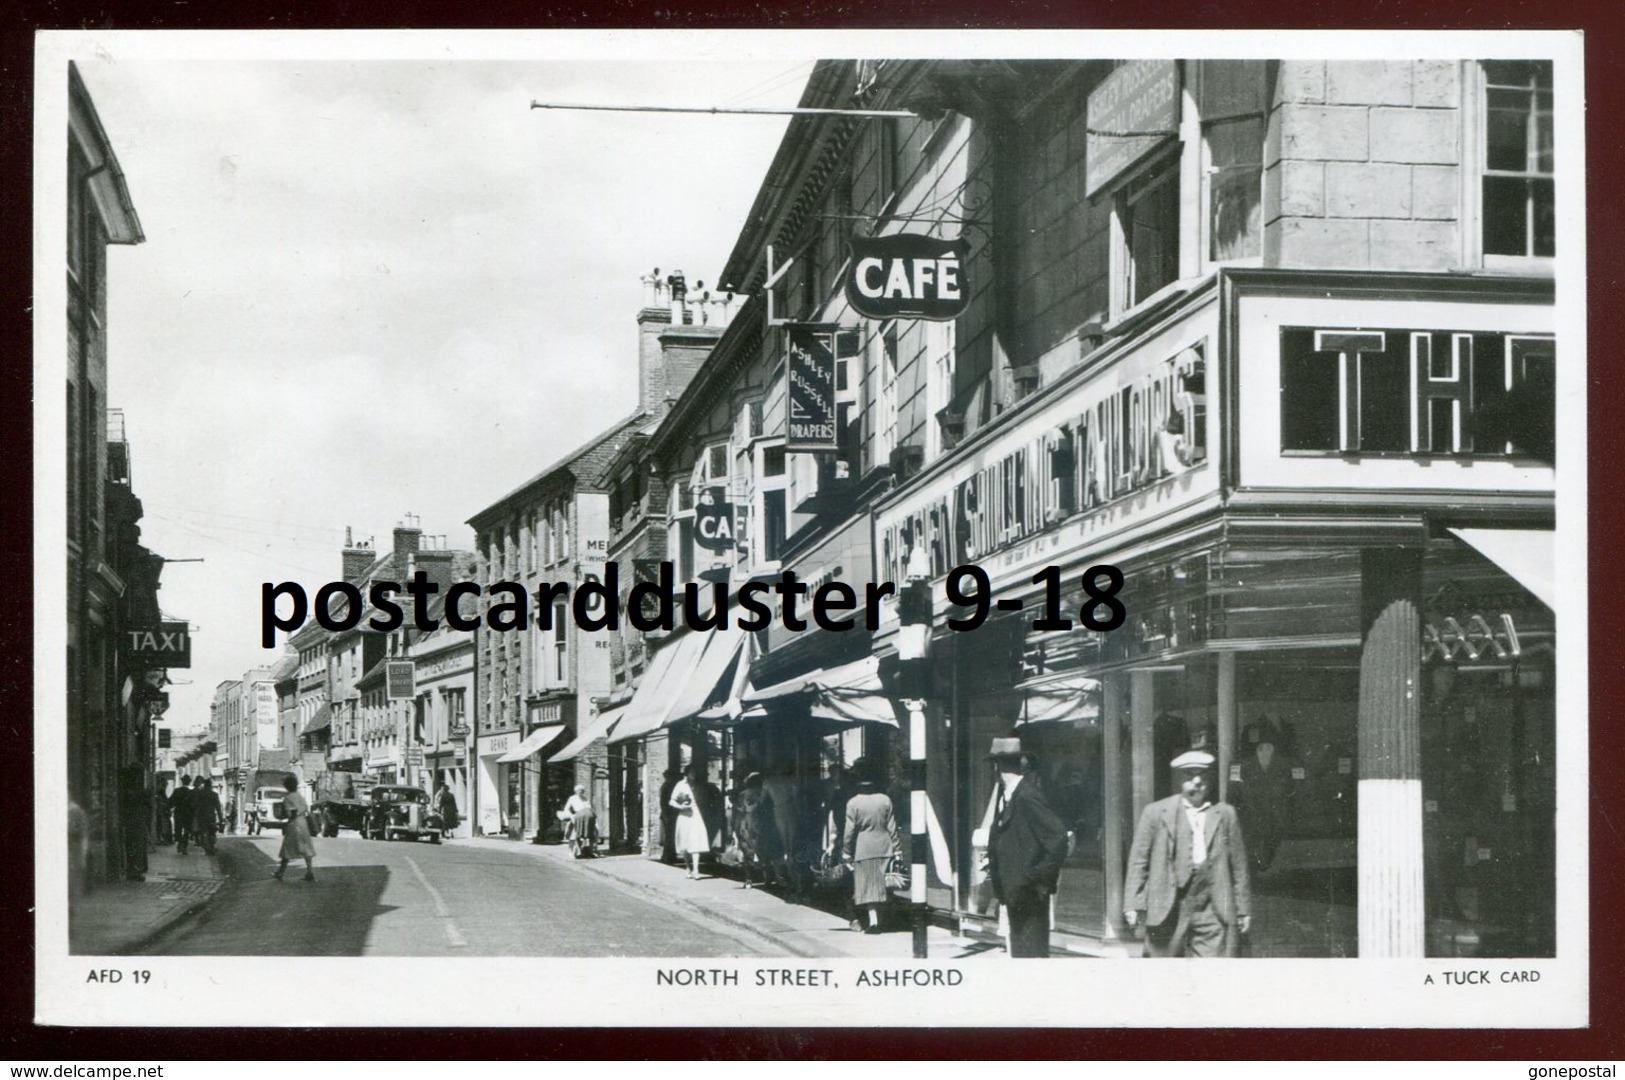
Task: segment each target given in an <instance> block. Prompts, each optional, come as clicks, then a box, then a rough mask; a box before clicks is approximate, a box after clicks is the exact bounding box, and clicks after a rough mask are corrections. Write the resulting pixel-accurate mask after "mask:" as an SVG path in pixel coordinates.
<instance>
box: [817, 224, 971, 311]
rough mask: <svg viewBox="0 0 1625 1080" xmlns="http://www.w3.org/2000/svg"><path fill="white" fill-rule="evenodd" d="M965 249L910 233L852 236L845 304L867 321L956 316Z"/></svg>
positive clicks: (959, 243) (959, 242) (962, 299)
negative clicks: (863, 316) (849, 305)
mask: <svg viewBox="0 0 1625 1080" xmlns="http://www.w3.org/2000/svg"><path fill="white" fill-rule="evenodd" d="M966 247H967V245H966V243H965V241H964V240H963V239H955V240H939V239H937V238H936V237H934V236H919V235H915V234H911V233H899V234H894V235H892V236H870V237H861V236H854V237H853V238H852V258H851V259H850V260H849V261H848V266H850V267H851V269H850V270H849V271H848V273H847V275H846V301H847V303H849V304H851V305H852V309H853V310H854V311H856V312H858V313H859V314H860V315H866V316H868V317H869V318H871V319H898V318H906V319H933V320H937V321H945V320H948V319H953V318H956V317H957V316H958V315H959V313H960V312H962V311H964V310H965V303H966V293H967V290H966V288H965V253H966Z"/></svg>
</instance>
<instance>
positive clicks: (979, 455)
mask: <svg viewBox="0 0 1625 1080" xmlns="http://www.w3.org/2000/svg"><path fill="white" fill-rule="evenodd" d="M1213 310H1214V308H1213V306H1212V305H1208V306H1207V307H1206V308H1205V309H1204V311H1205V312H1207V314H1206V315H1202V316H1201V317H1199V318H1197V319H1193V320H1192V321H1191V322H1187V323H1184V324H1182V325H1176V326H1174V327H1171V328H1170V329H1168V330H1166V331H1164V332H1163V333H1161V334H1158V335H1156V336H1155V337H1153V338H1151V339H1149V340H1148V341H1147V342H1146V343H1145V345H1144V346H1143V347H1140V348H1137V349H1135V350H1133V351H1132V352H1129V353H1126V354H1125V355H1123V356H1121V357H1119V358H1117V359H1116V361H1115V362H1112V363H1108V364H1106V365H1105V366H1103V367H1102V368H1100V369H1097V370H1096V371H1094V372H1093V373H1092V374H1091V375H1090V376H1088V377H1087V378H1085V379H1083V381H1081V382H1079V383H1076V384H1068V385H1067V388H1066V391H1065V392H1058V393H1056V394H1055V395H1054V396H1053V397H1052V398H1051V400H1050V401H1049V402H1047V403H1046V404H1045V405H1043V406H1042V407H1040V408H1037V409H1035V410H1033V411H1032V412H1030V413H1027V414H1026V415H1025V416H1023V417H1022V418H1021V420H1020V421H1019V422H1017V423H1014V424H1012V425H1011V426H1010V427H1009V428H1008V429H1007V430H1004V431H1002V432H1000V433H999V434H998V435H996V436H994V437H992V438H989V439H988V440H987V441H985V442H983V443H981V444H980V445H979V446H976V447H975V449H973V450H972V451H971V452H969V453H966V454H963V455H961V456H959V457H958V459H957V460H955V461H954V462H953V464H952V465H950V466H949V467H948V468H946V469H944V470H942V471H941V472H938V473H936V474H935V475H934V476H929V474H928V476H929V478H928V479H927V480H926V481H925V482H924V483H923V484H922V485H921V486H920V487H918V488H917V489H915V490H912V491H909V492H908V493H907V494H905V495H904V496H903V497H902V498H900V499H898V500H897V501H895V502H892V503H891V504H890V505H886V506H883V507H881V508H880V509H879V510H878V511H877V512H876V514H875V539H874V547H875V556H876V559H875V562H876V572H877V574H878V576H879V579H880V580H883V581H901V580H903V577H904V576H905V575H904V573H903V563H904V560H905V559H906V558H907V554H908V552H909V551H910V550H912V549H913V548H914V547H915V546H922V547H923V548H924V549H925V551H926V553H927V555H928V557H929V562H930V570H931V575H932V577H933V578H941V577H943V576H944V575H945V574H946V573H947V572H948V571H949V570H950V569H952V568H953V567H955V566H960V565H964V564H967V563H980V564H981V565H982V566H983V568H984V569H986V570H987V571H988V573H989V575H990V576H991V577H992V579H993V581H994V584H995V585H997V584H999V582H1000V579H1001V578H1002V579H1003V581H1004V582H1006V583H1009V582H1014V581H1017V580H1018V579H1020V578H1022V577H1031V575H1032V572H1033V570H1034V569H1036V568H1037V567H1039V566H1042V565H1046V564H1059V563H1062V562H1064V561H1065V559H1066V557H1067V556H1068V555H1069V554H1076V553H1078V552H1079V551H1080V549H1081V548H1082V547H1083V546H1085V545H1088V547H1089V549H1090V550H1091V551H1093V552H1095V553H1099V552H1101V550H1102V547H1101V541H1103V540H1106V539H1109V538H1113V537H1121V536H1125V535H1126V534H1129V533H1131V532H1132V531H1133V530H1134V529H1135V528H1136V527H1138V526H1141V525H1144V524H1146V523H1148V522H1149V521H1150V520H1152V519H1163V520H1166V518H1167V515H1168V514H1169V513H1171V512H1173V511H1176V510H1179V509H1183V508H1185V507H1188V506H1190V505H1192V504H1194V503H1196V502H1198V501H1200V500H1202V499H1204V498H1207V497H1209V496H1212V495H1215V494H1216V493H1217V490H1218V481H1217V470H1216V469H1215V468H1213V467H1212V466H1211V465H1210V464H1209V459H1210V456H1211V455H1210V453H1209V446H1210V445H1211V444H1214V441H1215V435H1214V434H1213V433H1212V432H1210V431H1209V422H1208V421H1209V416H1208V409H1207V393H1206V390H1207V387H1206V378H1207V357H1208V353H1209V350H1210V349H1211V348H1212V344H1211V343H1212V340H1213V331H1214V330H1215V329H1216V325H1217V324H1216V320H1215V319H1213V318H1212V312H1213ZM1023 571H1024V573H1023Z"/></svg>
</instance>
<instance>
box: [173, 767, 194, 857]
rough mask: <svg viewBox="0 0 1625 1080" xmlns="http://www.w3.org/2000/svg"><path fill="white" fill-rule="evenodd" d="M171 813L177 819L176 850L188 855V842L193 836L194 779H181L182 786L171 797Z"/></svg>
mask: <svg viewBox="0 0 1625 1080" xmlns="http://www.w3.org/2000/svg"><path fill="white" fill-rule="evenodd" d="M169 812H170V813H171V814H172V815H174V818H175V850H176V851H178V852H180V853H181V854H182V855H185V854H186V842H187V841H188V840H189V839H191V836H192V778H191V777H190V776H183V777H181V786H180V787H178V788H176V789H175V791H174V793H173V794H171V795H170V796H169Z"/></svg>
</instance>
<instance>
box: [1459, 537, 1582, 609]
mask: <svg viewBox="0 0 1625 1080" xmlns="http://www.w3.org/2000/svg"><path fill="white" fill-rule="evenodd" d="M1450 531H1451V532H1453V533H1455V534H1456V535H1457V536H1459V537H1461V539H1463V540H1465V541H1466V542H1467V543H1468V544H1470V545H1472V546H1473V547H1474V548H1477V549H1478V553H1479V554H1480V555H1483V556H1484V557H1485V558H1486V559H1488V560H1489V561H1490V562H1492V563H1494V564H1495V565H1496V566H1499V567H1500V568H1501V569H1502V570H1505V571H1506V572H1507V574H1508V575H1510V576H1511V577H1512V579H1513V580H1514V581H1516V582H1517V583H1518V584H1519V585H1522V586H1523V587H1524V588H1526V589H1528V590H1529V591H1530V592H1531V593H1534V595H1535V598H1536V599H1537V600H1539V601H1540V602H1541V603H1543V604H1545V605H1546V606H1547V607H1549V608H1555V607H1556V601H1557V589H1556V586H1555V582H1554V580H1553V579H1554V571H1555V569H1556V549H1555V547H1554V545H1553V543H1552V533H1551V530H1550V529H1451V530H1450Z"/></svg>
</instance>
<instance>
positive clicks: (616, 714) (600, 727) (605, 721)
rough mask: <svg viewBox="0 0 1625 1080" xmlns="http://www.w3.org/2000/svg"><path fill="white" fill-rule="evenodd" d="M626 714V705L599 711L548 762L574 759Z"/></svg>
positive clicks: (550, 763)
mask: <svg viewBox="0 0 1625 1080" xmlns="http://www.w3.org/2000/svg"><path fill="white" fill-rule="evenodd" d="M625 715H626V709H625V707H622V708H619V709H606V710H605V711H604V712H601V713H599V714H598V715H597V716H595V717H593V718H592V720H591V722H589V723H588V724H587V726H586V727H584V728H582V729H581V730H580V731H579V732H577V734H576V737H575V738H573V739H571V740H570V742H569V745H567V746H566V747H565V748H564V749H563V750H560V751H559V752H558V753H556V754H554V755H553V756H552V757H550V758H548V759H547V763H548V764H549V765H562V764H563V763H564V762H566V761H574V760H575V758H576V757H577V756H578V755H579V754H580V753H581V751H583V750H585V749H586V748H587V747H589V746H591V745H592V744H593V743H594V742H596V741H598V740H599V739H601V738H603V737H604V736H605V735H607V734H609V731H610V729H611V728H613V727H614V726H615V725H616V723H617V722H619V721H620V719H621V717H623V716H625Z"/></svg>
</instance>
